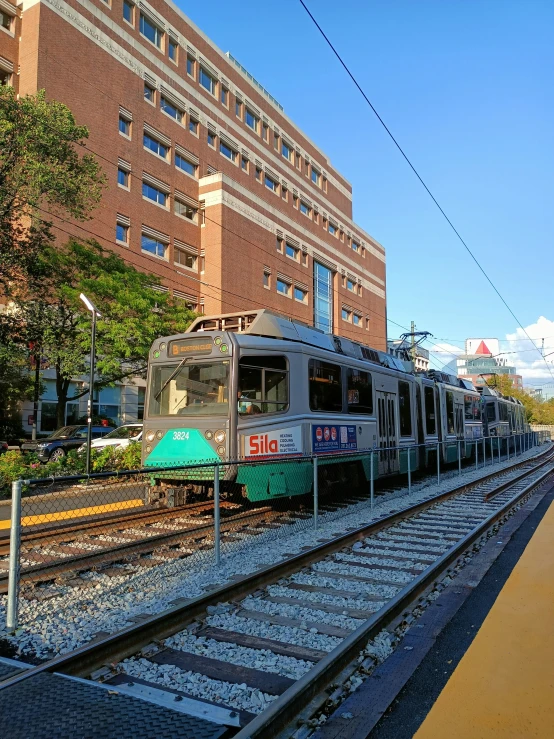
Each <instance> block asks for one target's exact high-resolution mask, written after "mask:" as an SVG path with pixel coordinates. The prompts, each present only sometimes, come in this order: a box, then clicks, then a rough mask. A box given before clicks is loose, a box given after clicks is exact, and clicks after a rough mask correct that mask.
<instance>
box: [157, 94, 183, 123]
mask: <svg viewBox="0 0 554 739" xmlns="http://www.w3.org/2000/svg"><path fill="white" fill-rule="evenodd" d="M160 108H161V109H162V110H163V112H164V113H165V114H166V115H168V116H170V117H171V118H175V120H176V121H177V122H178V123H182V122H183V111H182V110H179V108H176V107H175V105H173V104H172V103H170V102H169V101H168V100H167V98H164V96H163V95H162V96H161V98H160Z"/></svg>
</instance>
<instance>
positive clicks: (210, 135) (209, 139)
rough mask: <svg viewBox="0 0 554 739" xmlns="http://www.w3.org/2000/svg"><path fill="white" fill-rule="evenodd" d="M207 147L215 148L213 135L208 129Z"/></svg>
mask: <svg viewBox="0 0 554 739" xmlns="http://www.w3.org/2000/svg"><path fill="white" fill-rule="evenodd" d="M208 145H209V146H215V133H214V132H213V131H210V129H209V128H208Z"/></svg>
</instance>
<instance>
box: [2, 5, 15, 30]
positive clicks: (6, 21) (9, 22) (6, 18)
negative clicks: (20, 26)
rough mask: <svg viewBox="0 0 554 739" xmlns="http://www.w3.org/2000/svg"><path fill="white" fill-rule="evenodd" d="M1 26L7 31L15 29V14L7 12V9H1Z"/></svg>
mask: <svg viewBox="0 0 554 739" xmlns="http://www.w3.org/2000/svg"><path fill="white" fill-rule="evenodd" d="M14 13H15V8H14ZM0 26H2V28H5V29H6V31H12V30H13V28H12V26H13V16H12V15H10V14H9V13H6V11H5V10H0Z"/></svg>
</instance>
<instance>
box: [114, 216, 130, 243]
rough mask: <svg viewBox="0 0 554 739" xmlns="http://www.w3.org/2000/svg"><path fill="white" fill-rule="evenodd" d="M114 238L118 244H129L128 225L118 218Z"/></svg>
mask: <svg viewBox="0 0 554 739" xmlns="http://www.w3.org/2000/svg"><path fill="white" fill-rule="evenodd" d="M115 240H116V241H119V243H120V244H127V245H128V244H129V226H128V225H127V224H126V223H122V222H121V221H119V220H118V221H117V222H116V224H115Z"/></svg>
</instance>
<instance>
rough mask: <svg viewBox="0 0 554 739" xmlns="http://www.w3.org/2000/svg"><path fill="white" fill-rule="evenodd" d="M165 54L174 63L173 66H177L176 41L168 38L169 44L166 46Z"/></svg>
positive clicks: (177, 47)
mask: <svg viewBox="0 0 554 739" xmlns="http://www.w3.org/2000/svg"><path fill="white" fill-rule="evenodd" d="M167 53H168V56H169V58H170V59H171V61H172V62H175V64H177V61H178V59H177V55H178V53H179V44H178V43H177V41H175V39H172V38H171V37H170V39H169V43H168V45H167Z"/></svg>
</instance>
